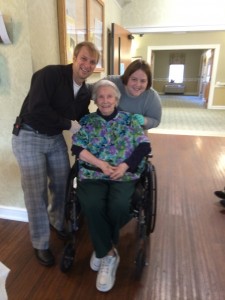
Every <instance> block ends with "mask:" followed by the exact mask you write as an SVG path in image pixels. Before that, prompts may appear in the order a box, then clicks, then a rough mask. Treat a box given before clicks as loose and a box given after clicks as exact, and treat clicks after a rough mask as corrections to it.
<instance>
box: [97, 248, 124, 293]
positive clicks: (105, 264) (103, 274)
mask: <svg viewBox="0 0 225 300" xmlns="http://www.w3.org/2000/svg"><path fill="white" fill-rule="evenodd" d="M114 251H115V254H116V255H115V256H110V255H107V256H105V257H103V258H102V259H101V265H100V269H99V271H98V276H97V281H96V288H97V290H99V291H100V292H108V291H109V290H110V289H111V288H112V287H113V285H114V283H115V279H116V270H117V268H118V265H119V262H120V257H119V255H118V252H117V251H116V249H114Z"/></svg>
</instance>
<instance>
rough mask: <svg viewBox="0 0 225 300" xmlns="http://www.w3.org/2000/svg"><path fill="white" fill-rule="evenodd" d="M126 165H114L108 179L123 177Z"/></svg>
mask: <svg viewBox="0 0 225 300" xmlns="http://www.w3.org/2000/svg"><path fill="white" fill-rule="evenodd" d="M128 168H129V167H128V165H127V164H126V163H121V164H119V165H118V166H116V167H114V171H113V173H112V174H111V175H110V179H112V180H117V179H120V178H121V177H123V175H124V174H125V173H126V171H127V169H128Z"/></svg>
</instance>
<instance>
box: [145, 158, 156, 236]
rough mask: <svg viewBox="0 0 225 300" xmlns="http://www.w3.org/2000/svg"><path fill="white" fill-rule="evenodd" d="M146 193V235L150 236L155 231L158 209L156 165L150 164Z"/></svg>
mask: <svg viewBox="0 0 225 300" xmlns="http://www.w3.org/2000/svg"><path fill="white" fill-rule="evenodd" d="M146 180H147V183H146V186H147V188H146V191H145V197H144V198H145V205H144V210H145V219H146V235H147V236H149V235H150V233H152V232H153V231H154V229H155V223H156V209H157V177H156V170H155V167H154V165H152V164H151V163H150V162H149V166H148V176H146Z"/></svg>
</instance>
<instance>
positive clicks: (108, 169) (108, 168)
mask: <svg viewBox="0 0 225 300" xmlns="http://www.w3.org/2000/svg"><path fill="white" fill-rule="evenodd" d="M100 168H101V170H102V172H103V173H104V174H105V175H107V176H110V175H111V174H112V173H113V172H114V171H115V168H116V167H113V166H111V165H110V164H109V163H107V162H105V161H102V162H101V166H100Z"/></svg>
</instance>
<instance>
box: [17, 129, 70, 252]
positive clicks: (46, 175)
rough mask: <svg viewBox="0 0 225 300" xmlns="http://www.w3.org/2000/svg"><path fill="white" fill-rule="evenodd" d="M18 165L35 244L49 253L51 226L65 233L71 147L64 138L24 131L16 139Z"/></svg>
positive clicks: (32, 239) (31, 233)
mask: <svg viewBox="0 0 225 300" xmlns="http://www.w3.org/2000/svg"><path fill="white" fill-rule="evenodd" d="M12 148H13V153H14V155H15V157H16V159H17V161H18V164H19V168H20V173H21V184H22V189H23V192H24V200H25V205H26V209H27V213H28V219H29V230H30V237H31V242H32V245H33V247H34V248H36V249H48V248H49V240H50V226H49V223H50V224H51V225H53V226H54V227H55V228H56V229H57V230H62V228H63V222H64V205H65V192H66V182H67V177H68V174H69V170H70V162H69V156H68V150H67V145H66V142H65V139H64V137H63V135H62V134H59V135H55V136H47V135H44V134H39V133H36V132H34V131H26V130H23V129H21V130H20V133H19V135H18V136H15V135H13V137H12Z"/></svg>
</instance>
